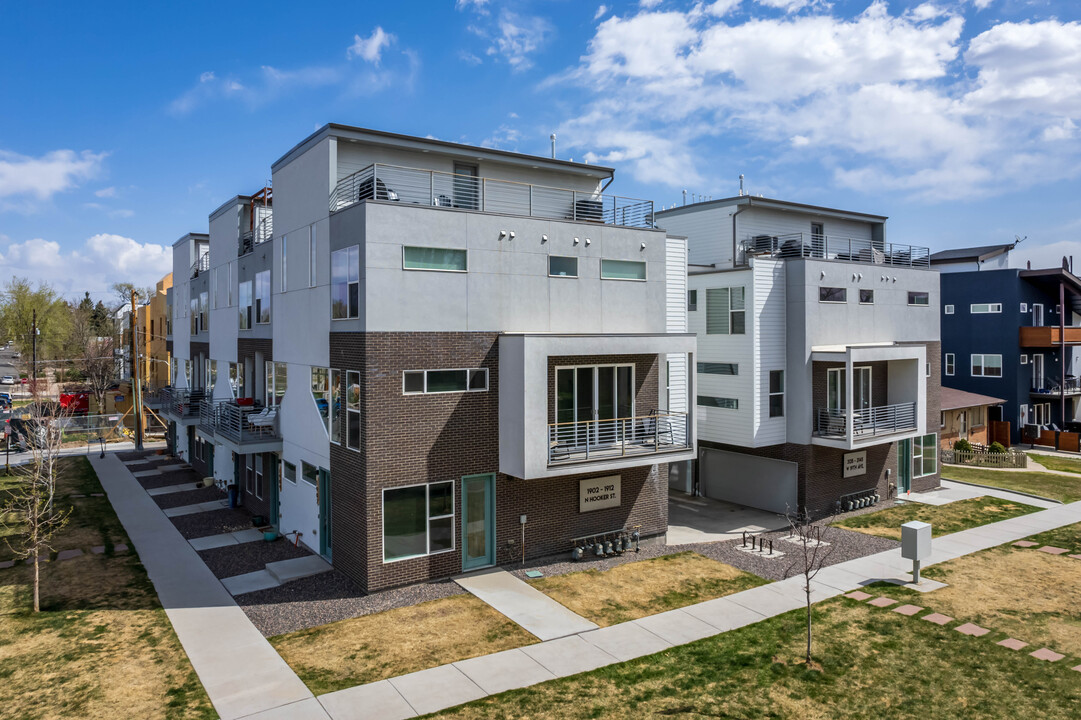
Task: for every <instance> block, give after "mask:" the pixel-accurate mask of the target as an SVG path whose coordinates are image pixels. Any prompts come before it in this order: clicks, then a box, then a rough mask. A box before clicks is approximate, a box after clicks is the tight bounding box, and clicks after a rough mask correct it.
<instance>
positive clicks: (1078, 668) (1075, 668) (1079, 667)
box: [1070, 665, 1081, 672]
mask: <svg viewBox="0 0 1081 720" xmlns="http://www.w3.org/2000/svg"><path fill="white" fill-rule="evenodd" d="M1070 669H1071V670H1076V671H1077V672H1081V665H1078V666H1077V667H1072V668H1070Z"/></svg>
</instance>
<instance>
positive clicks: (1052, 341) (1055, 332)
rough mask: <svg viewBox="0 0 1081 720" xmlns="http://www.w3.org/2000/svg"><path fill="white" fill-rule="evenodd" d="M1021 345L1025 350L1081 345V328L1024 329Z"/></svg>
mask: <svg viewBox="0 0 1081 720" xmlns="http://www.w3.org/2000/svg"><path fill="white" fill-rule="evenodd" d="M1063 330H1065V335H1063V332H1062V331H1063ZM1063 341H1065V342H1063ZM1019 344H1020V345H1021V347H1023V348H1050V347H1058V346H1059V345H1062V344H1066V345H1081V327H1066V328H1060V327H1059V326H1058V325H1047V326H1044V327H1023V328H1021V329H1020V340H1019Z"/></svg>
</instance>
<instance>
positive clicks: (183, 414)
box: [161, 388, 204, 425]
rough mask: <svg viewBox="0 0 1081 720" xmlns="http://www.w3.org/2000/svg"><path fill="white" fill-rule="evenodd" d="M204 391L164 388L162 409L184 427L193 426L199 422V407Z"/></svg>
mask: <svg viewBox="0 0 1081 720" xmlns="http://www.w3.org/2000/svg"><path fill="white" fill-rule="evenodd" d="M203 397H204V392H203V391H202V390H178V389H177V388H162V396H161V398H162V406H161V407H162V409H163V410H164V411H165V412H166V413H167V414H169V415H171V416H173V418H174V419H176V420H177V422H179V423H180V424H182V425H191V424H194V423H195V422H198V420H199V405H200V403H202V401H203Z"/></svg>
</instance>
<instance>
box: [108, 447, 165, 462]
mask: <svg viewBox="0 0 1081 720" xmlns="http://www.w3.org/2000/svg"><path fill="white" fill-rule="evenodd" d="M155 454H156V453H155V452H154V451H153V450H139V451H136V450H128V451H126V452H118V453H117V454H116V456H117V457H118V458H120V460H121V461H122V462H127V461H129V460H141V459H142V458H145V457H150V456H151V455H155Z"/></svg>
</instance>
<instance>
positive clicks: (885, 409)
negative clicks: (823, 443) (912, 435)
mask: <svg viewBox="0 0 1081 720" xmlns="http://www.w3.org/2000/svg"><path fill="white" fill-rule="evenodd" d="M849 421H851V422H852V433H853V435H854V436H855V437H865V436H868V435H870V436H874V435H884V434H888V433H895V432H900V431H902V430H911V429H915V428H916V427H917V425H916V403H914V402H907V403H897V404H895V405H880V406H878V407H870V408H864V409H862V410H831V409H828V408H818V411H817V413H816V414H815V434H816V435H818V436H820V437H848V423H849Z"/></svg>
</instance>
